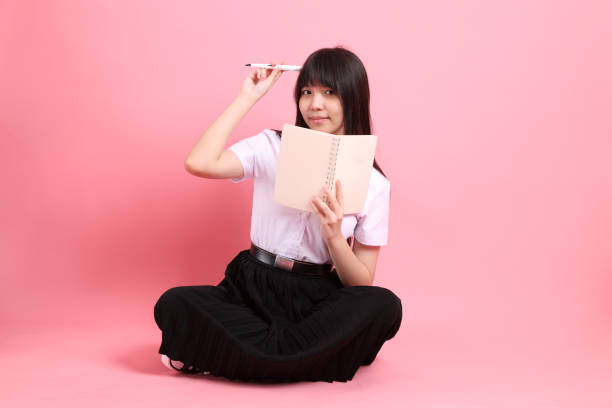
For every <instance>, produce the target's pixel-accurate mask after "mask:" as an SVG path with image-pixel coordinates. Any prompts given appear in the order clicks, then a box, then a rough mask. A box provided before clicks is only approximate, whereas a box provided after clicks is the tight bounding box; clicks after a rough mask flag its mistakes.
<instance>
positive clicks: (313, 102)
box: [310, 92, 323, 110]
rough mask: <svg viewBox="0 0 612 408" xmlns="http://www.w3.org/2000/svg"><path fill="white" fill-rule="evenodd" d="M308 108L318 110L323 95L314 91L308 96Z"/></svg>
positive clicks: (321, 104)
mask: <svg viewBox="0 0 612 408" xmlns="http://www.w3.org/2000/svg"><path fill="white" fill-rule="evenodd" d="M310 108H311V109H312V110H320V109H323V95H321V94H320V93H318V92H315V93H314V94H313V95H312V98H310Z"/></svg>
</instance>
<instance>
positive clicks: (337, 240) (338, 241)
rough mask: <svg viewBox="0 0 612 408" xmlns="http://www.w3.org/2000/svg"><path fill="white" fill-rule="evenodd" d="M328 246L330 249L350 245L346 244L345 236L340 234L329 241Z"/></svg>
mask: <svg viewBox="0 0 612 408" xmlns="http://www.w3.org/2000/svg"><path fill="white" fill-rule="evenodd" d="M328 245H329V246H330V247H339V246H342V245H348V242H346V238H344V235H342V234H339V235H336V236H334V237H333V238H331V239H329V241H328Z"/></svg>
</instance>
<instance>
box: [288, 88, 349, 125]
mask: <svg viewBox="0 0 612 408" xmlns="http://www.w3.org/2000/svg"><path fill="white" fill-rule="evenodd" d="M299 107H300V113H301V114H302V117H303V118H304V121H306V124H307V125H308V127H309V128H310V129H314V130H320V131H322V132H327V133H333V134H336V135H343V134H344V113H343V110H342V101H341V100H340V96H339V95H337V94H336V91H335V90H333V89H332V88H329V87H326V86H322V85H320V84H316V85H308V86H304V87H302V89H301V90H300V100H299ZM316 118H323V119H316Z"/></svg>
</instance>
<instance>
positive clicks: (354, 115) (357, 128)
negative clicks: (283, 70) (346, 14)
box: [273, 46, 387, 177]
mask: <svg viewBox="0 0 612 408" xmlns="http://www.w3.org/2000/svg"><path fill="white" fill-rule="evenodd" d="M317 83H318V84H321V85H323V86H326V87H329V88H331V89H333V90H334V92H336V93H337V94H338V95H339V97H340V99H341V101H342V110H343V112H344V134H345V135H370V134H372V128H371V125H370V122H371V121H372V118H371V117H370V85H369V83H368V75H367V73H366V70H365V67H364V66H363V63H362V62H361V60H360V59H359V57H357V55H355V54H354V53H353V52H351V51H349V50H347V49H345V48H344V47H342V46H337V47H334V48H321V49H319V50H317V51H315V52H313V53H312V54H310V55H309V56H308V58H307V59H306V62H304V64H303V66H302V69H301V70H300V74H299V75H298V78H297V81H296V83H295V89H294V91H293V99H294V100H295V104H296V108H297V115H296V119H295V126H300V127H305V128H308V125H307V124H306V122H305V121H304V117H303V116H302V113H301V112H300V106H299V102H300V97H301V96H302V93H301V89H302V88H303V87H304V86H310V85H314V84H317ZM273 130H275V131H276V132H277V133H278V135H279V136H280V135H281V131H280V130H276V129H273ZM374 168H375V169H376V170H378V171H380V173H381V174H382V175H383V176H385V177H387V176H386V175H385V173H383V171H382V169H381V168H380V166H379V165H378V163H376V158H374Z"/></svg>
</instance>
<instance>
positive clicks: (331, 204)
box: [323, 186, 338, 211]
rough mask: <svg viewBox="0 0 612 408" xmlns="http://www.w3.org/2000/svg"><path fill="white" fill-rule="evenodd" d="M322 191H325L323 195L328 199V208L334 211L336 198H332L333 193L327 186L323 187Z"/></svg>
mask: <svg viewBox="0 0 612 408" xmlns="http://www.w3.org/2000/svg"><path fill="white" fill-rule="evenodd" d="M323 191H324V192H325V195H326V196H327V200H328V201H329V208H330V209H331V210H332V211H335V210H336V208H337V204H338V203H337V202H336V199H335V198H334V195H333V194H332V192H331V191H330V190H329V188H327V186H324V187H323Z"/></svg>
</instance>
